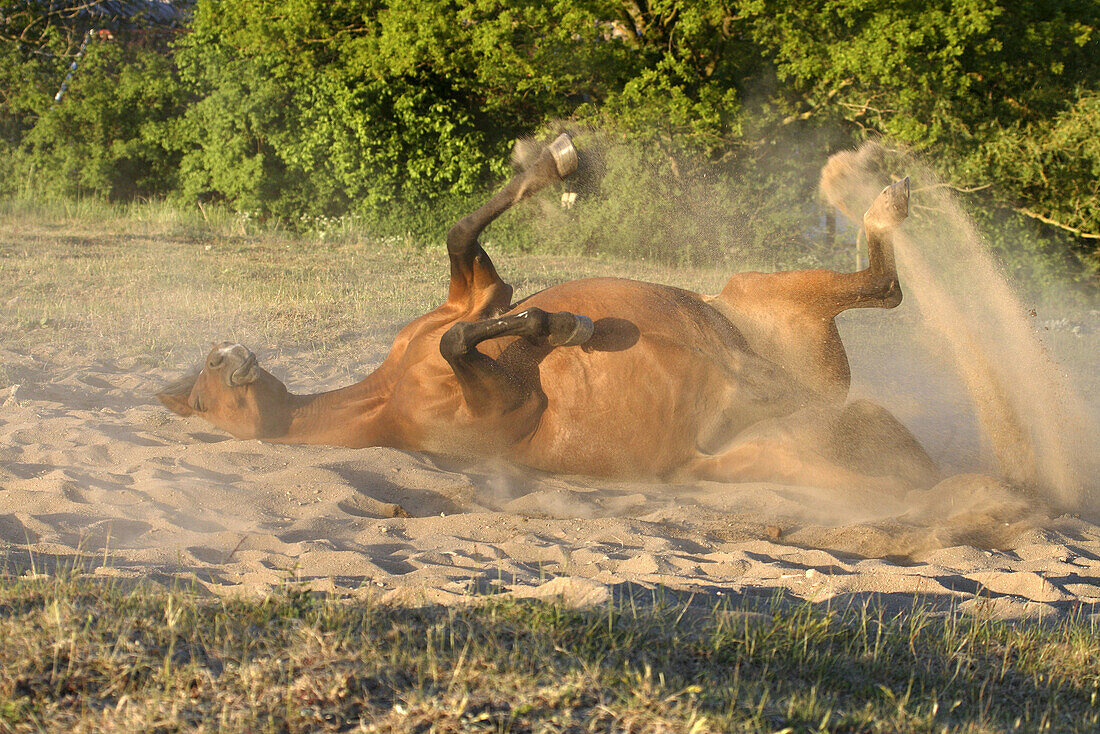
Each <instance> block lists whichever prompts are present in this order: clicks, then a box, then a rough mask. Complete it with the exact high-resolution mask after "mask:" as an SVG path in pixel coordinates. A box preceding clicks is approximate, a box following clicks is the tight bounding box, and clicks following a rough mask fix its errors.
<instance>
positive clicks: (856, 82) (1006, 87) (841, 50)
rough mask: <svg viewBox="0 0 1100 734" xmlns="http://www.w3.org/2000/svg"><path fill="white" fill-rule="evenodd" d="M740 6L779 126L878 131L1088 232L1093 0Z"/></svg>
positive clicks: (1005, 199) (1095, 59) (950, 175)
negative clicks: (789, 121)
mask: <svg viewBox="0 0 1100 734" xmlns="http://www.w3.org/2000/svg"><path fill="white" fill-rule="evenodd" d="M742 5H743V8H742V9H743V13H744V16H745V17H746V22H747V24H748V27H749V28H750V29H751V30H750V32H751V34H752V36H753V38H754V39H756V40H757V41H758V42H759V43H760V45H761V47H762V48H764V49H766V51H767V52H768V53H769V54H770V55H771V57H772V58H773V59H774V61H775V67H776V72H777V74H778V77H779V79H780V80H781V81H782V82H783V83H784V85H785V86H784V89H783V90H782V94H781V95H778V96H777V99H779V100H781V101H782V103H783V106H784V109H785V110H787V111H788V112H789V113H790V114H791V115H794V116H806V117H812V118H815V119H830V118H831V119H835V120H838V121H842V122H843V123H845V124H848V125H853V126H856V127H858V128H860V129H861V130H865V131H868V132H871V133H876V134H877V133H882V134H885V135H887V136H889V137H890V138H892V139H894V140H898V141H900V142H902V143H905V144H906V145H908V146H909V147H910V148H911V149H913V150H914V151H916V152H919V153H923V154H925V155H926V156H929V157H930V158H932V159H934V160H935V161H936V165H937V167H938V168H939V170H940V172H941V174H942V175H944V176H945V177H946V178H947V179H948V180H950V181H952V182H953V183H955V184H957V185H959V186H962V187H983V188H990V189H992V190H991V191H990V192H989V193H990V194H991V195H992V201H993V202H995V203H998V204H1001V205H1008V206H1010V207H1013V208H1018V209H1027V210H1029V211H1030V212H1031V213H1032V214H1033V215H1038V216H1040V217H1043V218H1047V219H1049V220H1052V222H1051V223H1054V224H1055V225H1062V226H1063V227H1068V228H1070V229H1071V230H1072V229H1083V230H1087V231H1089V232H1093V233H1098V232H1100V210H1098V209H1097V203H1096V202H1097V183H1096V180H1097V170H1098V169H1097V162H1098V161H1100V152H1098V151H1100V147H1097V146H1098V145H1100V143H1097V138H1096V135H1095V132H1096V130H1097V126H1098V125H1100V117H1098V111H1100V108H1098V105H1097V103H1096V99H1097V93H1098V92H1100V89H1098V88H1097V82H1098V80H1100V26H1098V23H1100V3H1098V2H1096V0H1052V1H1051V2H1045V3H1041V4H1032V3H1019V2H1005V1H1000V2H998V1H997V0H965V2H957V1H955V0H950V1H949V0H938V1H936V2H914V1H912V0H891V1H889V2H883V3H875V4H868V3H866V2H863V1H862V0H815V1H812V2H804V3H799V4H797V6H791V5H790V4H788V3H780V2H777V1H776V0H746V2H744V3H743V4H742ZM1094 242H1095V241H1094Z"/></svg>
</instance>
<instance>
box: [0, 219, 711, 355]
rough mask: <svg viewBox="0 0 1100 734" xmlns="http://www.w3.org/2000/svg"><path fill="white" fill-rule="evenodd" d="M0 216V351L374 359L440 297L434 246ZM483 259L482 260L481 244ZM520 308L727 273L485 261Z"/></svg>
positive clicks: (232, 223)
mask: <svg viewBox="0 0 1100 734" xmlns="http://www.w3.org/2000/svg"><path fill="white" fill-rule="evenodd" d="M99 206H100V207H101V208H96V207H95V206H92V205H90V204H81V203H79V202H77V203H69V204H64V205H63V204H56V205H51V206H47V207H44V208H34V207H31V206H29V205H26V204H23V205H20V206H16V205H13V204H11V203H9V204H7V205H6V208H5V207H0V280H2V281H3V282H4V283H5V285H6V288H5V289H4V294H3V295H0V339H2V340H3V344H4V345H5V346H6V347H7V348H9V349H16V350H30V349H33V348H34V347H35V346H50V347H54V348H59V347H63V348H64V349H66V350H69V351H72V352H77V353H83V354H85V355H88V356H97V357H104V358H115V359H118V358H140V359H142V360H144V361H147V362H149V363H150V364H155V365H173V366H179V364H181V363H182V362H190V361H196V360H197V359H198V358H199V356H200V352H202V351H203V350H204V349H205V347H206V346H207V345H208V344H209V342H211V341H221V340H223V339H230V340H234V341H240V342H242V343H245V344H248V345H249V346H253V347H254V348H257V347H258V348H266V349H278V350H287V351H292V352H294V351H309V352H311V353H313V354H314V355H320V356H321V358H327V357H331V358H332V359H352V358H353V356H355V355H357V356H359V357H360V358H361V355H362V354H363V353H364V352H368V353H373V354H382V353H384V352H385V350H386V349H387V348H388V345H389V341H390V340H391V339H392V337H393V334H394V333H396V331H397V329H398V328H399V327H400V325H402V324H403V323H406V322H407V321H409V320H410V319H412V318H414V317H416V316H417V315H419V314H422V313H424V312H426V311H427V310H429V309H431V308H433V307H435V306H437V305H439V304H440V303H441V302H442V301H443V299H444V298H445V297H446V292H447V279H448V266H447V260H446V254H445V249H444V246H443V245H442V243H439V244H434V243H433V244H429V245H421V244H419V243H414V242H411V241H409V240H407V239H394V238H390V239H382V238H375V237H371V236H370V235H369V234H367V233H364V232H357V231H340V232H336V233H335V234H333V235H331V236H327V237H325V238H324V239H321V238H318V237H312V238H311V237H298V236H293V235H290V234H287V233H285V232H278V231H270V230H261V231H256V230H255V229H254V228H253V227H251V226H250V225H248V224H247V223H245V222H242V221H240V220H235V219H232V218H229V217H228V215H222V219H219V220H218V221H213V222H205V221H202V219H201V218H197V216H195V215H186V214H183V213H179V212H174V211H173V210H171V209H170V208H167V207H164V206H163V205H153V204H150V205H146V206H145V207H144V208H143V207H141V206H132V207H121V208H118V209H112V208H102V205H99ZM487 247H488V248H489V249H490V251H491V250H492V246H491V244H490V243H487ZM494 257H495V260H496V261H497V266H498V269H499V270H500V272H501V273H502V275H503V276H504V277H505V279H506V280H508V281H509V282H510V283H512V284H513V285H514V286H515V288H516V293H517V296H520V295H523V294H528V293H533V292H535V291H537V290H540V289H542V288H545V287H547V286H549V285H552V284H554V283H558V282H562V281H564V280H569V279H572V278H577V277H586V276H591V275H620V276H624V277H634V278H642V279H649V280H658V281H663V282H671V283H674V284H677V285H683V286H686V287H697V288H700V289H702V290H717V289H719V288H721V285H722V283H723V282H724V274H723V273H721V272H718V271H707V270H679V269H674V268H671V267H669V266H660V265H644V264H634V263H625V262H621V261H609V260H599V259H594V258H581V257H565V256H541V255H520V254H501V255H495V253H494Z"/></svg>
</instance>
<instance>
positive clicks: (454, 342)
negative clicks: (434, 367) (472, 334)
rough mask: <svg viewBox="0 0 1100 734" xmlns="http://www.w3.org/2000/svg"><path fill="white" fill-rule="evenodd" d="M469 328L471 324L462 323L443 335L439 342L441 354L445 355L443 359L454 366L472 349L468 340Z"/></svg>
mask: <svg viewBox="0 0 1100 734" xmlns="http://www.w3.org/2000/svg"><path fill="white" fill-rule="evenodd" d="M468 328H469V324H468V323H466V322H464V321H460V322H458V323H457V324H455V325H454V326H452V327H451V328H449V329H447V331H446V332H445V333H444V334H443V336H442V338H440V340H439V353H440V354H442V355H443V359H445V360H447V362H448V363H450V364H453V363H454V362H455V361H456V360H458V359H461V358H462V357H464V356H465V355H466V353H467V352H468V351H469V349H470V343H469V339H467V335H466V330H467V329H468Z"/></svg>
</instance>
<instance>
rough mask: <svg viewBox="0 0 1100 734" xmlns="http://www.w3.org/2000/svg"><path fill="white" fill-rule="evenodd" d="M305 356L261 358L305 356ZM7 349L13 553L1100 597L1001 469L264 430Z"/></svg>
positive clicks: (356, 592)
mask: <svg viewBox="0 0 1100 734" xmlns="http://www.w3.org/2000/svg"><path fill="white" fill-rule="evenodd" d="M261 356H262V354H261ZM304 359H306V356H303V355H298V356H294V355H289V356H288V355H280V356H279V357H278V358H277V359H276V360H274V361H272V360H265V366H267V367H268V368H269V369H270V370H272V371H273V372H275V373H276V374H277V375H280V376H284V377H291V378H292V376H293V375H294V373H295V372H298V373H301V372H302V364H301V363H302V361H303V360H304ZM0 362H2V363H3V364H4V365H5V369H6V370H7V374H8V376H9V379H10V381H11V383H12V384H13V386H12V387H11V388H9V389H8V390H7V391H6V392H5V393H4V394H3V395H0V557H3V558H5V559H6V565H7V568H8V570H9V571H10V572H15V573H27V572H30V570H31V567H32V565H33V568H34V570H35V571H38V572H41V571H42V570H43V569H46V570H49V569H50V568H53V567H55V566H56V564H58V563H60V564H62V565H72V564H74V563H75V564H80V565H81V566H83V567H84V568H86V569H88V570H89V571H90V572H91V573H94V574H96V575H102V576H110V577H122V578H134V579H140V578H152V579H155V580H159V581H166V582H169V581H172V580H173V579H174V580H179V581H181V582H185V583H188V582H190V583H194V584H195V586H196V588H197V589H200V590H206V591H208V592H210V593H213V594H227V593H241V592H244V593H251V592H256V591H261V592H262V591H264V590H269V589H271V588H273V587H278V586H279V585H282V584H286V583H288V582H305V583H308V584H309V585H311V586H312V587H314V588H317V589H320V590H328V591H335V592H337V593H340V594H346V595H349V596H353V597H372V598H376V599H380V600H382V601H386V602H394V603H403V604H418V603H423V602H441V603H455V602H462V601H464V600H468V599H471V598H474V597H476V596H478V595H484V594H490V593H507V594H512V595H515V596H517V597H542V598H548V597H559V596H560V597H563V598H564V599H565V600H566V601H567V602H570V603H577V604H584V603H591V602H600V601H603V600H606V599H608V598H614V599H618V600H623V601H625V600H627V598H628V597H629V599H631V600H633V601H635V602H637V601H642V602H645V601H658V602H661V601H667V602H675V603H683V602H686V601H689V600H690V602H691V604H693V605H698V606H714V605H716V604H722V603H733V604H740V605H750V606H751V605H766V604H769V603H771V602H772V601H773V600H775V599H782V600H788V601H794V602H797V601H799V600H808V601H811V602H813V603H815V604H818V605H833V606H834V607H835V606H844V605H850V604H864V603H868V602H870V603H873V604H881V605H883V606H885V607H886V608H888V609H895V610H901V609H908V608H910V607H912V606H913V605H919V606H923V605H927V606H931V607H932V608H933V609H937V610H947V609H952V608H959V609H963V610H972V611H980V612H981V613H988V614H992V615H993V616H995V617H1000V618H1011V619H1019V618H1038V617H1046V618H1049V617H1057V616H1060V615H1065V614H1069V613H1076V612H1079V611H1083V612H1085V613H1093V612H1094V611H1095V612H1100V607H1097V605H1098V604H1100V527H1098V526H1097V525H1094V524H1092V523H1090V522H1088V521H1086V520H1085V519H1082V518H1080V517H1077V516H1073V515H1064V514H1063V515H1059V514H1058V513H1057V512H1056V511H1052V510H1049V509H1046V508H1045V507H1044V505H1043V503H1042V502H1040V501H1038V500H1036V499H1035V498H1032V497H1027V496H1024V495H1022V494H1020V493H1018V492H1016V491H1013V490H1011V489H1009V488H1008V487H1006V486H1004V485H1002V484H1001V483H999V482H998V481H996V480H994V479H991V478H989V477H986V476H981V475H973V474H971V475H956V476H953V477H951V478H949V479H947V480H946V481H945V482H944V483H942V484H940V485H939V486H938V487H936V488H934V489H932V490H928V491H924V492H915V493H911V494H910V496H908V497H906V498H898V499H891V498H884V497H881V496H876V495H872V494H869V493H861V492H859V491H857V490H853V491H850V492H845V493H839V492H823V491H821V490H817V489H812V488H798V487H785V486H779V485H772V484H750V485H722V484H699V485H692V486H668V485H657V484H644V483H609V482H597V481H594V480H591V479H586V478H572V477H552V476H545V475H532V474H530V473H527V472H524V471H522V470H520V469H517V468H515V467H509V466H505V465H499V466H485V465H481V466H455V465H452V464H449V463H446V462H443V461H441V460H436V459H432V458H429V457H425V456H422V455H416V454H408V453H403V452H400V451H395V450H391V449H364V450H349V449H340V448H327V447H297V446H274V445H265V444H263V443H259V442H256V441H237V440H234V439H231V438H229V437H228V436H227V435H225V434H222V433H221V432H219V431H217V430H215V429H213V428H212V427H210V426H209V425H208V424H206V423H204V422H202V421H200V420H198V419H194V418H192V419H182V418H179V417H176V416H174V415H170V414H168V413H167V412H166V411H165V410H164V409H163V408H161V407H160V406H159V404H157V403H156V401H155V400H154V399H153V397H152V395H153V393H154V392H155V391H156V389H158V388H159V387H161V386H162V385H163V384H164V383H165V382H167V381H168V380H170V379H171V378H174V377H176V376H177V375H178V374H179V372H177V371H171V370H153V371H151V370H149V368H147V367H143V366H141V365H140V364H138V363H137V362H131V363H127V362H116V361H105V360H96V359H94V358H89V357H87V356H86V355H80V354H72V353H65V352H64V350H62V349H58V348H46V347H43V348H41V349H36V350H34V351H33V352H32V353H18V352H13V351H8V350H4V349H0ZM370 365H371V362H370V361H366V360H365V361H364V363H363V364H362V365H358V366H355V367H354V368H353V371H356V372H359V373H360V374H362V373H365V372H366V370H367V369H368V368H369V367H370ZM310 372H311V373H310V374H309V376H308V382H304V383H303V382H297V383H296V382H295V381H294V380H293V379H289V380H288V384H289V386H290V387H291V389H292V390H298V391H301V390H304V389H309V390H311V391H317V390H322V389H328V388H332V387H336V386H338V385H340V384H343V383H345V382H346V380H347V377H346V375H347V366H346V365H343V366H341V368H340V369H336V368H333V369H331V370H330V371H328V372H326V371H325V369H324V368H318V367H316V366H314V367H313V369H312V370H311V371H310ZM908 418H909V419H910V420H913V419H914V418H913V417H912V416H909V417H908ZM917 422H919V420H918V421H917ZM947 440H948V439H944V441H947ZM933 448H935V447H933Z"/></svg>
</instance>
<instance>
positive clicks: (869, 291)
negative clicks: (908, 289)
mask: <svg viewBox="0 0 1100 734" xmlns="http://www.w3.org/2000/svg"><path fill="white" fill-rule="evenodd" d="M903 295H904V294H903V293H902V291H901V283H899V282H898V278H897V276H896V275H894V276H890V275H886V274H881V275H872V276H871V277H870V278H869V279H867V280H866V281H865V282H864V283H863V286H862V287H861V288H860V290H859V297H860V298H864V299H866V298H869V299H874V301H875V305H876V306H880V307H881V308H895V307H897V306H898V305H899V304H900V303H901V300H902V297H903Z"/></svg>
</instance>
